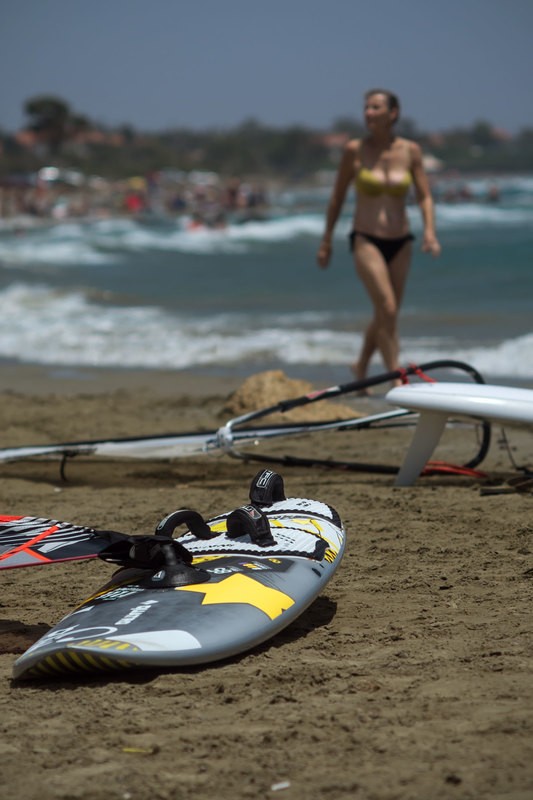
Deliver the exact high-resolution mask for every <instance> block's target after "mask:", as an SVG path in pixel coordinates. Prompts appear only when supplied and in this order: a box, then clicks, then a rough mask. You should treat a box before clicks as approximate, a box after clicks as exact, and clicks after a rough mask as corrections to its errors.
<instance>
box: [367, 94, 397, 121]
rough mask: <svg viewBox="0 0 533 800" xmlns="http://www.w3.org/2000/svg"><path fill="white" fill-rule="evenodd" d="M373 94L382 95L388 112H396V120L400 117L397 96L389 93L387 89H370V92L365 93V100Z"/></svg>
mask: <svg viewBox="0 0 533 800" xmlns="http://www.w3.org/2000/svg"><path fill="white" fill-rule="evenodd" d="M373 94H382V95H383V96H384V97H385V99H386V101H387V107H388V109H389V111H396V112H397V113H396V119H397V120H398V119H399V117H400V101H399V100H398V96H397V95H395V94H393V92H389V90H388V89H370V91H368V92H365V100H368V98H369V97H371V96H372V95H373Z"/></svg>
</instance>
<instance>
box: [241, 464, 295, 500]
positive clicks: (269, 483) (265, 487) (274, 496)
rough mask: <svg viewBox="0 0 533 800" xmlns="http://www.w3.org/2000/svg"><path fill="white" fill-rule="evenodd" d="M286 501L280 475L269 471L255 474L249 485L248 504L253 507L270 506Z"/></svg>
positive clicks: (264, 470) (263, 470)
mask: <svg viewBox="0 0 533 800" xmlns="http://www.w3.org/2000/svg"><path fill="white" fill-rule="evenodd" d="M286 499H287V498H286V497H285V488H284V486H283V478H282V477H281V475H278V473H277V472H273V471H272V470H271V469H262V470H261V472H258V473H257V475H256V476H255V478H254V479H253V480H252V483H251V485H250V502H251V503H252V504H253V505H254V506H271V505H272V503H277V502H279V501H280V500H286Z"/></svg>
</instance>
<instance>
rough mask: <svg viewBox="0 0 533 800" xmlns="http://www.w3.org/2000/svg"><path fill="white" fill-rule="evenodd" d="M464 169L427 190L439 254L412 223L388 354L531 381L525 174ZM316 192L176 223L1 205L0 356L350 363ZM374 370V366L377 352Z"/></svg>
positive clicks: (350, 331) (352, 328)
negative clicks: (196, 222) (458, 185)
mask: <svg viewBox="0 0 533 800" xmlns="http://www.w3.org/2000/svg"><path fill="white" fill-rule="evenodd" d="M494 183H496V184H497V185H498V189H499V201H497V202H488V201H487V199H486V197H487V187H488V182H487V181H485V180H482V179H479V180H475V181H470V182H469V188H470V191H471V197H470V199H469V200H468V201H467V202H464V201H461V202H454V203H445V202H437V205H436V219H437V230H438V235H439V239H440V241H441V244H442V248H443V251H442V255H441V257H440V258H438V259H433V258H431V256H428V255H425V254H423V253H421V252H420V233H421V224H420V214H419V211H418V209H417V208H416V207H412V208H411V207H410V208H409V215H410V217H411V224H412V230H413V232H414V234H415V235H416V236H417V241H416V242H415V253H414V259H413V266H412V270H411V274H410V277H409V282H408V286H407V291H406V295H405V299H404V305H403V310H402V315H401V325H400V331H401V360H402V363H404V364H407V363H411V362H423V361H429V360H432V359H434V358H454V359H459V360H462V361H466V362H468V363H469V364H472V365H473V366H475V367H476V368H477V369H478V370H479V371H480V372H481V373H482V375H483V376H484V377H485V379H486V380H489V381H492V382H496V383H512V384H515V385H519V384H521V383H526V384H531V382H532V381H533V176H531V175H523V176H512V177H501V178H498V179H491V181H490V184H491V185H493V184H494ZM328 194H329V192H326V191H315V192H311V191H307V192H303V191H293V192H291V191H285V192H283V193H282V194H280V195H279V196H277V197H273V198H270V199H271V203H272V208H271V213H270V214H269V217H268V219H266V220H264V221H257V222H247V223H242V224H230V225H228V226H227V227H226V228H225V229H222V230H188V229H187V228H186V226H185V225H184V224H183V220H182V219H179V218H169V219H164V218H157V217H145V218H143V219H134V218H108V219H95V220H71V221H69V220H66V221H63V222H55V223H53V224H52V223H51V224H43V223H42V222H39V223H38V224H36V223H33V224H32V223H31V220H28V219H25V220H18V221H17V223H16V224H14V223H13V221H12V220H11V221H10V220H0V309H1V313H0V360H3V361H4V362H7V361H9V362H15V363H16V362H20V363H25V364H44V365H46V364H49V365H50V366H51V367H52V366H53V367H54V368H57V367H58V366H60V367H62V368H64V369H65V370H67V369H68V370H76V369H83V368H86V367H100V366H102V367H108V368H117V369H119V368H120V369H123V368H141V369H156V368H163V369H175V370H183V369H187V370H190V369H193V370H198V371H205V372H210V373H213V374H221V375H242V376H245V375H248V374H251V373H253V372H257V371H260V370H264V369H273V368H276V369H282V370H284V371H285V372H286V373H287V374H288V375H289V376H292V377H305V378H307V379H309V380H321V381H325V382H326V383H327V384H328V385H329V383H337V382H345V381H349V380H351V379H352V376H351V373H350V372H349V367H348V365H349V364H350V363H351V362H353V360H354V359H355V357H356V355H357V353H358V350H359V347H360V344H361V339H362V332H363V330H364V327H365V325H366V323H367V321H368V319H369V316H370V311H371V309H370V305H369V302H368V299H367V297H366V294H365V291H364V289H363V287H362V286H361V284H360V283H359V281H358V280H357V278H356V276H355V273H354V268H353V264H352V261H351V256H350V254H349V252H348V247H347V235H348V232H349V228H350V219H351V213H352V207H351V205H350V203H349V202H348V203H347V205H346V208H345V211H344V214H343V216H342V218H341V219H340V220H339V223H338V225H337V230H336V237H335V240H334V256H333V260H332V263H331V265H330V268H329V269H328V270H320V269H319V268H318V267H317V265H316V261H315V254H316V250H317V247H318V243H319V238H320V236H321V234H322V231H323V227H324V213H325V207H326V203H327V199H328ZM372 371H373V372H380V371H383V366H382V364H381V362H380V360H379V358H378V357H376V360H375V362H374V364H373V366H372Z"/></svg>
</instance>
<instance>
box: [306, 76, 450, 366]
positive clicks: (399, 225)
mask: <svg viewBox="0 0 533 800" xmlns="http://www.w3.org/2000/svg"><path fill="white" fill-rule="evenodd" d="M399 116H400V103H399V100H398V98H397V97H396V95H395V94H393V93H392V92H389V91H387V90H386V89H372V90H370V91H369V92H367V93H366V95H365V123H366V127H367V130H368V134H367V135H366V136H365V137H364V138H362V139H352V140H350V141H349V142H348V143H347V144H346V145H345V148H344V153H343V156H342V159H341V162H340V164H339V168H338V171H337V177H336V180H335V185H334V188H333V191H332V194H331V199H330V202H329V205H328V209H327V214H326V228H325V231H324V235H323V237H322V240H321V243H320V247H319V250H318V253H317V261H318V264H319V266H320V267H321V268H322V269H325V268H326V267H328V265H329V263H330V259H331V254H332V243H331V242H332V237H333V231H334V228H335V225H336V223H337V219H338V217H339V214H340V213H341V210H342V207H343V204H344V200H345V197H346V193H347V191H348V187H349V186H350V185H351V184H352V183H353V185H354V188H355V192H356V206H355V213H354V220H353V226H352V231H351V233H350V237H349V238H350V249H351V251H352V252H353V257H354V263H355V268H356V272H357V274H358V275H359V278H360V279H361V281H362V282H363V285H364V286H365V288H366V290H367V292H368V295H369V297H370V300H371V302H372V305H373V308H374V316H373V318H372V320H371V322H370V324H369V325H368V327H367V329H366V332H365V337H364V340H363V346H362V349H361V353H360V355H359V358H358V360H357V361H356V362H355V363H354V364H352V367H351V369H352V372H353V374H354V376H355V377H356V378H358V379H360V380H362V379H364V378H365V377H366V375H367V371H368V366H369V364H370V361H371V359H372V356H373V354H374V353H375V352H376V350H379V352H380V354H381V356H382V358H383V361H384V363H385V367H386V369H387V370H390V371H393V370H396V369H398V367H399V362H398V358H399V339H398V313H399V309H400V305H401V302H402V297H403V293H404V289H405V284H406V281H407V275H408V273H409V267H410V264H411V256H412V247H413V245H412V242H413V240H414V236H413V234H412V233H411V231H410V229H409V219H408V216H407V196H408V193H409V190H410V188H411V187H414V190H415V195H416V200H417V203H418V205H419V207H420V211H421V214H422V222H423V234H422V250H423V252H426V253H431V255H433V256H438V255H439V253H440V250H441V248H440V244H439V242H438V240H437V237H436V233H435V222H434V206H433V199H432V196H431V192H430V189H429V181H428V178H427V175H426V172H425V169H424V165H423V161H422V151H421V149H420V147H419V145H418V144H417V143H416V142H414V141H411V140H409V139H404V138H402V137H400V136H397V135H396V134H395V131H394V126H395V124H396V122H397V121H398V118H399Z"/></svg>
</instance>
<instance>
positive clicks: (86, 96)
mask: <svg viewBox="0 0 533 800" xmlns="http://www.w3.org/2000/svg"><path fill="white" fill-rule="evenodd" d="M532 41H533V0H367V1H366V2H360V0H268V1H267V2H257V0H0V102H1V105H0V128H1V129H4V130H8V131H13V130H15V129H17V128H19V127H21V126H22V125H23V124H24V121H25V117H24V113H23V104H24V102H25V101H26V100H27V99H28V98H30V97H34V96H37V95H40V94H53V95H55V96H58V97H61V98H62V99H64V100H66V101H67V102H68V104H69V105H70V107H71V109H72V110H73V111H75V112H78V113H81V114H85V115H87V116H88V117H90V118H91V119H92V120H95V121H98V122H101V123H104V124H107V125H120V124H123V123H129V124H131V125H133V126H134V127H135V128H137V129H139V130H163V129H165V128H169V127H193V128H207V127H214V126H217V127H232V126H235V125H237V124H239V123H240V122H242V121H243V120H245V119H249V118H251V117H253V118H255V119H257V120H259V121H260V122H263V123H266V124H271V125H275V126H286V125H289V124H292V123H301V124H304V125H308V126H313V127H316V128H321V129H327V128H328V127H329V126H330V125H331V123H332V122H333V120H335V119H336V118H338V117H341V116H346V115H348V116H355V117H357V118H361V116H362V115H361V106H362V95H363V92H364V91H365V90H366V89H368V88H371V87H374V86H384V87H386V88H390V89H392V90H393V91H396V92H397V93H398V94H399V96H400V99H401V102H402V109H403V113H404V115H405V116H406V117H409V118H411V119H413V120H414V121H415V122H416V123H417V125H418V126H419V127H420V128H422V129H423V130H427V131H436V130H447V129H449V128H451V127H454V126H469V125H471V124H472V123H474V122H475V121H477V120H479V119H484V120H487V121H489V122H491V123H493V124H494V125H496V126H498V127H501V128H504V129H506V130H508V131H510V132H511V133H516V132H517V131H518V130H520V129H521V128H524V127H533V102H532V96H533V91H532V79H533V45H532Z"/></svg>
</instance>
